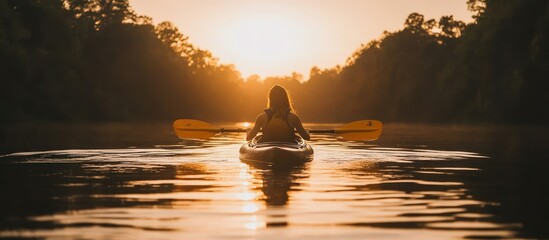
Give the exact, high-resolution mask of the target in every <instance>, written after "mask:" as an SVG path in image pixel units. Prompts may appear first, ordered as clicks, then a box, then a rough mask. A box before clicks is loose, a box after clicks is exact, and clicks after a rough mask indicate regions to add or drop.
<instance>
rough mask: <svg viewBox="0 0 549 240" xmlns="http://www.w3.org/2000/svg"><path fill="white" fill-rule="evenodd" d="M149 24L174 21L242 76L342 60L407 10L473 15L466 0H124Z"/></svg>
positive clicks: (394, 25)
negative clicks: (150, 22) (232, 65)
mask: <svg viewBox="0 0 549 240" xmlns="http://www.w3.org/2000/svg"><path fill="white" fill-rule="evenodd" d="M130 3H131V5H132V7H133V8H134V9H135V11H136V12H137V13H138V14H142V15H147V16H150V17H152V18H153V21H154V23H155V24H157V23H160V22H162V21H171V22H173V23H174V24H175V25H176V26H177V27H178V28H179V30H180V31H181V32H182V33H183V34H185V35H187V36H189V38H190V42H191V43H193V44H194V45H195V46H197V47H199V48H202V49H206V50H209V51H211V52H212V53H213V55H214V56H216V57H218V58H219V60H220V62H221V63H224V64H229V63H230V64H235V65H236V68H237V69H238V70H239V71H240V72H241V73H242V76H243V77H244V78H246V77H248V76H249V75H251V74H259V75H260V76H262V77H266V76H275V75H288V74H290V73H291V72H293V71H297V72H299V73H301V74H304V75H305V76H307V75H308V73H309V70H310V69H311V67H313V66H318V67H320V68H328V67H333V66H335V65H338V64H340V65H343V64H344V63H345V61H346V59H347V58H348V57H349V56H351V54H352V53H353V52H354V51H355V50H356V49H358V48H359V47H360V44H362V43H367V42H369V41H370V40H372V39H376V38H378V37H379V36H380V35H381V34H382V33H383V31H384V30H388V31H393V30H398V29H401V28H402V27H403V23H404V20H405V19H406V17H407V16H408V15H409V14H410V13H412V12H418V13H421V14H423V15H425V17H426V19H430V18H435V19H437V20H438V19H439V18H440V17H441V16H443V15H453V16H454V19H457V20H462V21H466V22H470V21H472V19H471V13H470V12H468V11H467V5H466V0H276V1H264V0H155V1H151V0H130Z"/></svg>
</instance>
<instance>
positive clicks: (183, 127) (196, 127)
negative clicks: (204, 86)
mask: <svg viewBox="0 0 549 240" xmlns="http://www.w3.org/2000/svg"><path fill="white" fill-rule="evenodd" d="M382 128H383V124H382V123H381V122H380V121H377V120H360V121H354V122H350V123H347V124H345V125H343V126H341V127H337V128H333V129H311V130H309V133H323V134H338V135H340V136H341V137H343V138H345V139H348V140H354V141H372V140H376V139H378V138H379V136H380V135H381V130H382ZM173 129H174V131H175V134H176V135H177V137H179V138H181V139H208V138H210V137H213V136H215V135H216V134H217V133H224V132H246V131H247V130H248V129H245V128H218V127H215V126H213V125H211V124H209V123H207V122H203V121H200V120H194V119H178V120H175V122H173Z"/></svg>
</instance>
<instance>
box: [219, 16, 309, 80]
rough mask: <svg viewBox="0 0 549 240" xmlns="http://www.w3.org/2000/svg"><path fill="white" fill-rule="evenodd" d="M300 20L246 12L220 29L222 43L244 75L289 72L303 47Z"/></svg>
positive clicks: (304, 46)
mask: <svg viewBox="0 0 549 240" xmlns="http://www.w3.org/2000/svg"><path fill="white" fill-rule="evenodd" d="M303 34H304V29H303V27H302V26H301V25H300V22H299V21H296V20H295V19H293V18H291V17H289V16H281V15H276V14H261V15H258V14H247V15H243V16H239V17H237V18H236V19H234V20H232V21H231V22H230V23H227V25H226V26H225V27H224V28H223V45H224V48H225V51H226V52H227V54H229V55H231V56H232V57H231V60H232V61H233V62H234V63H235V65H236V66H237V68H238V69H239V70H240V71H241V72H242V75H243V76H244V77H246V76H249V75H251V74H260V75H265V76H266V75H281V74H290V73H291V72H290V71H288V65H289V64H291V63H292V62H294V61H299V60H298V59H300V58H301V56H300V54H302V53H303V50H304V49H306V44H305V38H304V37H303Z"/></svg>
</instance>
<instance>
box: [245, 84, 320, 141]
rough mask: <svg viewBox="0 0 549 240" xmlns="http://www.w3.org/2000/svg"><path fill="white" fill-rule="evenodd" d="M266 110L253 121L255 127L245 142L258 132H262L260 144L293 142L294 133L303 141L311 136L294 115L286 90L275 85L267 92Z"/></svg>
mask: <svg viewBox="0 0 549 240" xmlns="http://www.w3.org/2000/svg"><path fill="white" fill-rule="evenodd" d="M267 107H268V108H267V109H265V111H264V112H263V113H261V114H259V116H257V119H256V120H255V125H254V127H253V128H252V130H251V131H250V132H249V133H248V135H247V136H246V140H248V141H250V140H252V139H253V138H254V137H255V136H256V135H257V133H259V130H262V132H263V137H261V140H260V141H261V142H295V135H294V131H295V130H297V132H298V133H299V135H301V137H303V138H304V139H305V140H309V139H310V138H311V136H309V133H308V132H307V131H306V130H305V128H303V124H302V123H301V119H299V117H298V116H297V115H296V114H295V113H294V109H293V108H292V104H291V102H290V97H289V96H288V93H287V92H286V89H284V88H283V87H281V86H279V85H275V86H274V87H272V88H271V90H269V102H268V104H267Z"/></svg>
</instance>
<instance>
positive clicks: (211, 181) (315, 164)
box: [0, 124, 549, 239]
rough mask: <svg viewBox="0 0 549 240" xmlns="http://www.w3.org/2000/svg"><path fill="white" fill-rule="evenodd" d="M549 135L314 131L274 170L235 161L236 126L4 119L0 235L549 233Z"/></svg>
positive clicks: (527, 131)
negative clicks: (303, 159) (365, 135)
mask: <svg viewBox="0 0 549 240" xmlns="http://www.w3.org/2000/svg"><path fill="white" fill-rule="evenodd" d="M29 128H30V129H29ZM136 129H139V131H136ZM23 130H24V131H23ZM21 131H23V132H24V134H21ZM548 133H549V131H548V130H547V129H546V128H535V127H503V126H502V127H486V126H485V127H459V126H434V127H433V126H424V125H390V124H389V125H386V126H385V128H384V133H383V134H382V138H381V139H380V140H378V141H375V142H350V141H343V140H341V139H337V138H336V137H335V136H330V135H315V136H314V139H312V141H310V143H311V144H312V146H313V148H314V150H315V159H314V160H313V161H312V162H310V163H307V164H305V165H302V166H295V167H293V168H289V169H288V168H283V169H279V168H272V167H265V166H257V165H256V166H254V165H248V164H246V163H243V162H241V161H240V160H239V158H238V148H239V147H240V145H241V144H242V143H243V140H242V139H243V135H226V136H220V137H217V138H215V139H213V140H211V141H207V142H196V141H180V140H178V139H176V138H175V136H174V135H173V133H171V130H170V126H169V124H163V125H133V126H127V125H120V124H118V125H117V124H114V125H112V124H111V125H109V124H104V125H69V126H65V125H54V126H49V127H48V128H40V127H38V126H15V127H10V128H4V129H3V130H2V137H3V140H2V141H3V142H2V148H1V150H2V151H3V152H4V153H5V154H4V155H2V156H0V179H1V182H0V184H1V185H0V187H1V191H2V194H1V195H0V199H1V200H0V212H1V217H0V237H8V238H10V237H29V238H54V239H57V238H79V239H99V238H103V239H104V238H108V239H177V238H179V239H181V238H185V239H368V238H369V239H541V238H549V230H548V229H547V226H548V222H549V220H548V217H549V209H548V207H547V202H549V197H548V196H549V186H548V185H549V183H548V181H547V179H546V178H547V177H546V176H547V170H549V164H548V162H549V161H548V160H549V158H548V154H547V150H548V148H547V146H548V145H549V142H548V141H547V139H548V137H547V136H548V135H547V134H548ZM31 136H40V137H38V138H37V137H31Z"/></svg>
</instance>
